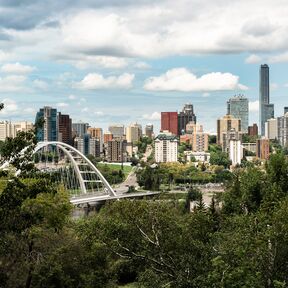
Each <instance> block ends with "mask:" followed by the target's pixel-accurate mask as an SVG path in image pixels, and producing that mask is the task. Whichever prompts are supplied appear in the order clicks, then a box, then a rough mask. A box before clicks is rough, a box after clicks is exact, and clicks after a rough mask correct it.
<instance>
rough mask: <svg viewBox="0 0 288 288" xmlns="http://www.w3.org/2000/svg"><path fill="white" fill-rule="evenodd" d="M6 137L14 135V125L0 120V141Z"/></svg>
mask: <svg viewBox="0 0 288 288" xmlns="http://www.w3.org/2000/svg"><path fill="white" fill-rule="evenodd" d="M7 137H12V138H14V137H15V131H14V125H13V124H12V123H11V122H8V121H2V122H0V141H5V139H6V138H7Z"/></svg>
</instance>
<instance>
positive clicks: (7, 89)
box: [0, 0, 288, 133]
mask: <svg viewBox="0 0 288 288" xmlns="http://www.w3.org/2000/svg"><path fill="white" fill-rule="evenodd" d="M34 2H35V1H25V4H21V2H19V1H0V8H2V10H1V11H2V12H0V15H1V13H2V15H1V16H2V17H1V19H2V21H1V22H0V27H1V35H0V36H1V37H0V42H1V49H0V94H1V95H0V100H1V101H3V102H4V104H5V109H4V110H3V111H1V114H0V119H1V120H12V121H18V120H29V121H32V122H34V117H35V113H36V112H37V111H38V109H39V108H40V107H43V106H51V107H55V108H57V110H58V111H61V112H62V113H63V114H69V115H70V116H71V118H72V119H73V121H74V122H78V121H79V120H82V121H83V122H88V123H89V124H90V125H91V126H93V127H102V128H103V130H107V129H108V126H109V125H110V124H114V123H121V124H124V125H125V126H127V125H129V124H130V123H133V122H138V123H141V124H142V125H143V126H144V125H145V124H147V123H151V124H153V125H154V130H155V131H159V130H160V116H161V112H162V111H180V110H181V108H182V106H183V105H184V104H185V103H192V104H193V106H194V110H195V114H196V115H197V121H198V122H199V123H203V124H205V129H206V130H207V131H209V132H214V133H215V132H216V119H218V118H219V117H222V116H223V115H225V114H226V105H225V103H226V102H227V101H228V99H229V98H231V97H233V96H234V95H235V94H239V93H241V94H244V96H246V97H247V98H248V99H249V101H250V115H249V120H250V121H249V125H251V124H252V123H259V115H258V109H259V104H258V103H259V102H258V101H259V66H260V64H263V63H267V64H268V65H269V67H270V102H271V103H274V105H275V117H277V116H281V115H283V107H284V106H287V100H286V99H287V93H288V88H287V83H288V79H287V76H286V75H287V67H286V66H287V61H288V57H287V49H288V47H287V41H286V40H285V39H286V38H285V37H286V36H285V35H287V30H288V28H287V27H288V25H287V24H288V23H287V17H286V15H287V13H286V11H287V9H288V4H286V3H285V2H283V1H279V3H280V2H281V5H275V3H274V4H272V3H270V2H269V1H261V2H260V1H253V3H251V2H248V1H241V3H231V2H228V1H220V0H219V1H213V2H211V3H210V4H209V9H208V10H207V8H206V6H207V5H206V4H205V3H203V4H202V3H201V2H199V1H190V2H189V3H188V2H187V1H178V2H177V5H176V4H175V3H173V2H172V1H164V0H163V1H159V3H157V4H155V3H154V4H152V1H149V0H143V1H137V3H132V1H128V0H123V1H121V5H119V3H117V2H115V1H112V0H110V1H109V0H108V1H105V2H103V1H94V3H92V2H93V1H88V0H87V1H81V4H80V3H77V4H74V5H71V3H69V1H61V3H58V2H57V1H52V0H51V1H48V2H47V3H46V5H45V7H44V6H43V5H41V4H40V3H34ZM260 3H261V5H260ZM259 6H261V9H260V10H261V11H260V10H257V9H258V8H259ZM23 7H25V9H22V8H23ZM190 7H193V8H194V9H190ZM256 7H257V9H255V8H256ZM188 8H189V9H188ZM24 10H25V11H24ZM256 10H257V11H258V14H257V13H255V11H256ZM179 15H181V17H179ZM243 15H245V17H243ZM263 15H265V16H263ZM20 16H21V17H20ZM222 19H224V20H225V21H222ZM275 19H277V21H276V20H275ZM144 20H145V21H144ZM229 22H231V23H232V22H233V23H234V24H233V25H227V24H226V23H229ZM214 23H217V25H214ZM100 28H101V29H100ZM192 39H193V41H192ZM80 40H81V41H80ZM276 40H277V41H276ZM265 43H273V44H272V45H269V47H268V46H267V45H265ZM285 101H286V102H285Z"/></svg>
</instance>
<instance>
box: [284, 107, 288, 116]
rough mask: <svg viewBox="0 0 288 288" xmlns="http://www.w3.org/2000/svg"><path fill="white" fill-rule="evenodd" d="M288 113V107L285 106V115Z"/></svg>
mask: <svg viewBox="0 0 288 288" xmlns="http://www.w3.org/2000/svg"><path fill="white" fill-rule="evenodd" d="M286 113H288V107H284V115H285V114H286Z"/></svg>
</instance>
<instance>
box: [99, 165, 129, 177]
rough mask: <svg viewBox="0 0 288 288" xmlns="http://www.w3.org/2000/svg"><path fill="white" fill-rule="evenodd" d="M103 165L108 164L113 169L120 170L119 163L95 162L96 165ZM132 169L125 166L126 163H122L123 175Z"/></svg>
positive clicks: (126, 174)
mask: <svg viewBox="0 0 288 288" xmlns="http://www.w3.org/2000/svg"><path fill="white" fill-rule="evenodd" d="M105 165H108V166H109V167H110V168H112V169H113V170H117V171H118V170H121V168H122V166H121V164H119V165H118V164H110V163H97V167H104V166H105ZM132 169H133V167H132V166H127V165H123V172H124V174H125V177H127V176H128V174H129V173H130V172H131V170H132Z"/></svg>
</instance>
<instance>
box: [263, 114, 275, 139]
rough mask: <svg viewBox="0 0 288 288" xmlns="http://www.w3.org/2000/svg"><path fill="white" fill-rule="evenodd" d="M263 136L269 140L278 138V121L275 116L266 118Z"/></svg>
mask: <svg viewBox="0 0 288 288" xmlns="http://www.w3.org/2000/svg"><path fill="white" fill-rule="evenodd" d="M265 138H267V139H270V140H274V139H277V138H278V122H277V119H276V118H271V119H268V120H267V122H266V123H265Z"/></svg>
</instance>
